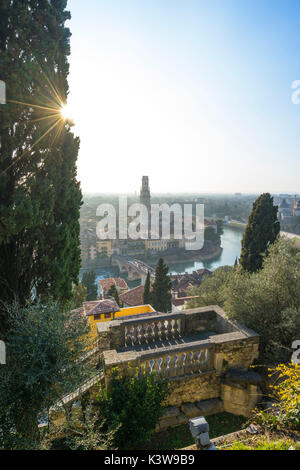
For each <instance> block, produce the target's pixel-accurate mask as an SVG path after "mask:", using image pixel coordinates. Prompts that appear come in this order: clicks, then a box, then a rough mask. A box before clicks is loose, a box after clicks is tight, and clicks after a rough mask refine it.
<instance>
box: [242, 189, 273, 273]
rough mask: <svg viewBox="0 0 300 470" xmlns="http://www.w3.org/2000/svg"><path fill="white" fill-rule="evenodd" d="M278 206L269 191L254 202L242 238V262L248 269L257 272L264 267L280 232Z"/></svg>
mask: <svg viewBox="0 0 300 470" xmlns="http://www.w3.org/2000/svg"><path fill="white" fill-rule="evenodd" d="M277 211H278V207H277V206H274V205H273V198H272V197H271V195H270V194H269V193H264V194H262V195H261V196H260V197H259V198H258V199H257V200H256V201H255V202H254V204H253V209H252V212H251V214H250V217H249V220H248V225H247V228H246V230H245V232H244V236H243V240H242V253H241V258H240V264H241V265H242V266H243V268H244V269H245V270H246V271H249V272H256V271H258V270H259V269H261V267H262V263H263V259H264V256H267V255H268V251H269V247H270V245H271V244H272V243H274V241H275V240H276V238H277V236H278V234H279V232H280V223H279V221H278V219H277Z"/></svg>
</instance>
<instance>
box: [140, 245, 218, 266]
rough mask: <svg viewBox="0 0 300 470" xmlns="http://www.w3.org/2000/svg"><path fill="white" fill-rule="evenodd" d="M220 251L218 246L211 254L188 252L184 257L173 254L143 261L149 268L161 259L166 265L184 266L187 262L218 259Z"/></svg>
mask: <svg viewBox="0 0 300 470" xmlns="http://www.w3.org/2000/svg"><path fill="white" fill-rule="evenodd" d="M222 251H223V248H222V247H221V246H219V247H217V248H216V249H215V250H214V251H213V252H211V253H205V254H201V253H199V252H198V253H193V252H190V253H191V254H190V255H186V256H178V255H174V254H171V255H168V254H160V255H158V256H156V257H155V258H154V259H153V258H151V259H147V258H145V259H144V260H143V261H146V262H147V264H149V265H150V266H155V265H156V263H157V261H158V260H159V258H161V257H162V258H163V259H164V261H165V263H166V264H168V265H174V264H180V263H182V264H184V263H188V262H190V263H193V262H197V261H200V262H206V261H211V260H215V259H218V258H219V257H220V256H221V254H222ZM185 253H189V252H185Z"/></svg>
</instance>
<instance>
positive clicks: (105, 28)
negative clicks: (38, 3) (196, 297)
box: [68, 0, 300, 193]
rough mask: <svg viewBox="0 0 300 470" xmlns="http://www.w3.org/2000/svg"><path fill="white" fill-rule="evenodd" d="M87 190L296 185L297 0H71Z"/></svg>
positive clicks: (75, 105)
mask: <svg viewBox="0 0 300 470" xmlns="http://www.w3.org/2000/svg"><path fill="white" fill-rule="evenodd" d="M68 8H69V9H70V10H71V14H72V20H71V22H68V26H69V27H70V28H71V32H72V39H71V51H72V54H71V59H70V62H71V74H70V80H69V82H70V96H69V107H70V111H71V113H72V115H73V117H74V119H75V121H76V127H75V132H76V133H77V134H78V135H79V136H80V138H81V150H80V156H79V164H78V169H79V179H80V180H81V183H82V188H83V190H84V191H85V192H119V191H120V192H134V191H137V190H139V188H140V184H141V177H142V175H149V177H150V185H151V190H152V191H153V192H170V191H174V192H175V191H176V192H200V193H201V192H236V191H241V192H253V193H258V192H265V191H270V192H292V193H294V192H298V193H299V192H300V178H299V175H300V158H299V156H300V105H298V106H297V105H294V104H292V101H291V95H292V89H291V84H292V82H293V81H294V80H297V79H298V80H300V1H299V0H284V1H282V0H195V1H194V0H178V1H177V0H85V1H82V0H69V2H68Z"/></svg>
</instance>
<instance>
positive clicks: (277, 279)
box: [188, 238, 300, 363]
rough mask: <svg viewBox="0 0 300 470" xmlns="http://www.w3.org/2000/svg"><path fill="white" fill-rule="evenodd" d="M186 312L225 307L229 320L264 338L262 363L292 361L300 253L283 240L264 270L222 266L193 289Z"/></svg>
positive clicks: (299, 328) (299, 326)
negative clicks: (194, 297)
mask: <svg viewBox="0 0 300 470" xmlns="http://www.w3.org/2000/svg"><path fill="white" fill-rule="evenodd" d="M190 294H191V295H198V296H199V297H198V298H197V299H193V300H192V301H190V302H188V308H194V307H200V306H201V307H202V306H207V305H219V306H220V307H223V308H224V310H225V312H226V314H227V315H228V317H229V318H232V319H233V320H235V321H237V322H239V323H240V324H244V325H246V326H247V327H249V328H251V329H253V330H254V331H256V332H257V333H258V334H259V335H260V361H261V362H264V363H266V362H269V363H276V362H278V361H283V362H285V361H290V359H291V355H292V350H291V345H292V342H293V341H295V340H297V339H299V338H300V253H299V252H297V250H296V249H295V247H294V246H293V243H292V242H289V241H287V240H285V239H283V238H280V239H279V240H277V241H276V242H275V243H273V244H272V245H271V246H270V249H269V255H268V256H267V257H266V258H264V260H263V266H262V269H260V270H259V271H257V272H255V273H249V272H248V271H245V270H244V269H243V268H242V267H241V266H240V265H238V266H236V267H235V268H229V267H227V268H226V267H222V268H218V269H216V270H215V271H214V273H213V276H211V277H209V278H207V279H204V280H203V281H202V283H201V285H200V287H194V288H192V289H191V291H190Z"/></svg>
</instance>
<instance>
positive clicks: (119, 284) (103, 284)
mask: <svg viewBox="0 0 300 470" xmlns="http://www.w3.org/2000/svg"><path fill="white" fill-rule="evenodd" d="M99 284H100V288H101V294H102V296H103V298H104V299H105V298H106V297H107V293H108V291H109V289H110V288H111V287H112V286H115V287H116V289H117V291H118V293H119V294H122V293H123V292H126V291H128V290H129V287H128V285H127V283H126V281H125V279H122V278H121V277H109V278H107V279H100V281H99Z"/></svg>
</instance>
